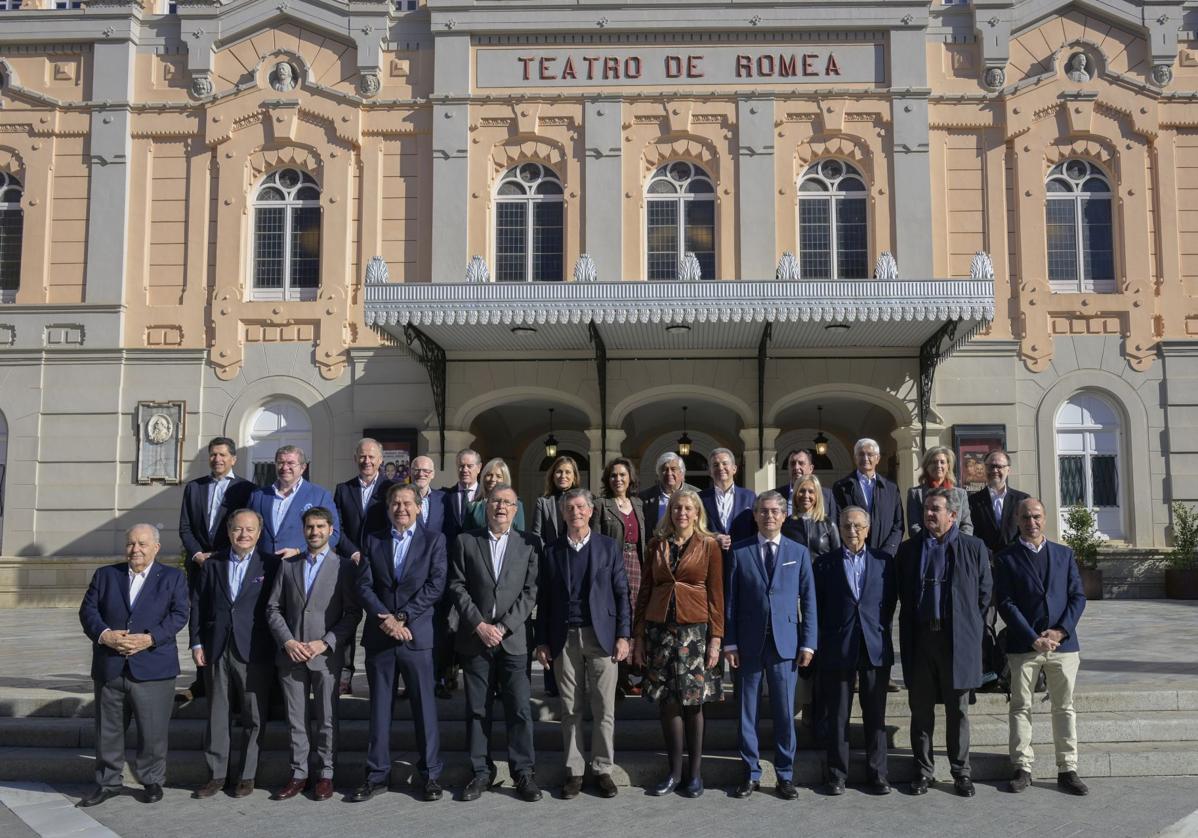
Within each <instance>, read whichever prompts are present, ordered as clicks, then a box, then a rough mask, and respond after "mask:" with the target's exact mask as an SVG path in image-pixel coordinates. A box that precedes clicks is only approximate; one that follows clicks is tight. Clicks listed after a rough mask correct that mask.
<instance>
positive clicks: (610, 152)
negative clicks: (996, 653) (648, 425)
mask: <svg viewBox="0 0 1198 838" xmlns="http://www.w3.org/2000/svg"><path fill="white" fill-rule="evenodd" d="M620 107H621V106H620V100H619V99H588V100H587V101H586V102H585V103H584V104H583V114H584V116H583V135H584V137H585V144H586V157H585V159H584V160H583V170H582V171H583V174H582V179H583V187H582V199H583V222H584V225H585V227H584V230H583V251H584V252H586V253H589V254H590V255H591V258H592V259H594V260H595V267H596V268H597V269H598V271H599V279H601V280H616V279H624V278H625V277H624V276H623V275H622V273H621V259H620V254H621V253H622V252H623V250H622V245H621V235H620V234H621V232H622V223H623V222H622V214H621V208H622V205H623V198H622V196H621V194H620V183H621V177H620V161H621V157H620V118H621V117H620ZM567 268H568V269H571V270H572V268H570V266H567ZM608 433H609V435H610V433H611V432H610V431H608ZM605 462H606V459H605Z"/></svg>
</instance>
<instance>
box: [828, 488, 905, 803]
mask: <svg viewBox="0 0 1198 838" xmlns="http://www.w3.org/2000/svg"><path fill="white" fill-rule="evenodd" d="M868 541H869V513H868V512H866V511H865V510H864V509H862V508H861V507H859V506H850V507H847V508H845V509H844V510H842V511H841V513H840V543H841V545H842V547H841V548H840V549H839V550H833V551H832V552H830V553H825V554H824V555H822V556H820V557H819V558H818V559H816V560H815V595H816V602H817V606H818V610H819V654H818V655H816V657H815V668H816V671H817V672H818V677H817V678H816V684H817V685H818V689H819V694H820V706H821V708H822V711H823V713H822V718H821V720H820V724H821V730H822V733H823V735H824V736H825V737H826V747H827V755H828V777H827V785H825V786H824V793H825V794H830V795H840V794H844V784H845V781H846V780H847V778H848V773H849V716H850V715H851V711H852V708H853V681H854V678H855V679H856V681H857V685H858V693H857V695H858V700H859V701H860V702H861V717H862V721H863V722H864V726H865V750H866V756H867V759H868V761H869V777H868V785H867V786H866V790H867V791H869V792H870V793H871V794H890V782H889V779H888V774H889V772H888V769H887V753H886V749H887V741H886V685H887V684H888V683H889V682H890V668H891V667H892V666H893V665H894V644H893V641H892V640H891V637H890V626H891V621H892V620H893V618H894V608H895V605H896V603H897V601H898V586H897V584H896V581H895V574H894V562H893V561H892V560H891V558H890V556H888V555H886V554H885V553H883V552H882V551H881V550H874V549H872V548H870V547H869V546H868Z"/></svg>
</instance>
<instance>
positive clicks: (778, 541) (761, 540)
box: [757, 533, 782, 550]
mask: <svg viewBox="0 0 1198 838" xmlns="http://www.w3.org/2000/svg"><path fill="white" fill-rule="evenodd" d="M767 544H772V545H774V549H775V550H776V549H778V548H780V547H781V546H782V533H778V534H777V535H775V536H774V537H773V538H766V537H765V536H764V535H762V534H761V533H757V546H758V547H759V548H761V549H762V550H764V549H765V545H767Z"/></svg>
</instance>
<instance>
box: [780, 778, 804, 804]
mask: <svg viewBox="0 0 1198 838" xmlns="http://www.w3.org/2000/svg"><path fill="white" fill-rule="evenodd" d="M774 791H775V792H777V794H778V796H779V797H781V798H782V799H783V800H798V799H799V790H798V789H797V788H795V784H794V781H793V780H779V781H778V785H777V786H775V787H774Z"/></svg>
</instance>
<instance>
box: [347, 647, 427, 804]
mask: <svg viewBox="0 0 1198 838" xmlns="http://www.w3.org/2000/svg"><path fill="white" fill-rule="evenodd" d="M397 677H402V678H403V683H404V687H405V688H406V689H407V694H408V701H410V702H411V703H412V721H413V722H414V723H415V726H416V755H417V761H416V770H417V771H418V772H419V773H420V777H421V779H422V780H424V781H425V782H428V781H429V780H436V779H437V778H438V777H440V776H441V768H442V763H441V733H440V730H439V729H438V727H437V700H436V698H435V697H434V695H433V652H432V650H431V649H409V648H408V647H407V646H396V647H395V648H392V649H380V650H377V651H376V650H373V649H367V650H366V683H367V684H369V685H370V746H369V748H368V749H367V752H366V779H367V781H369V782H371V783H385V782H387V781H388V779H389V778H390V776H391V709H392V703H393V702H394V701H395V686H396V679H397Z"/></svg>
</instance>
